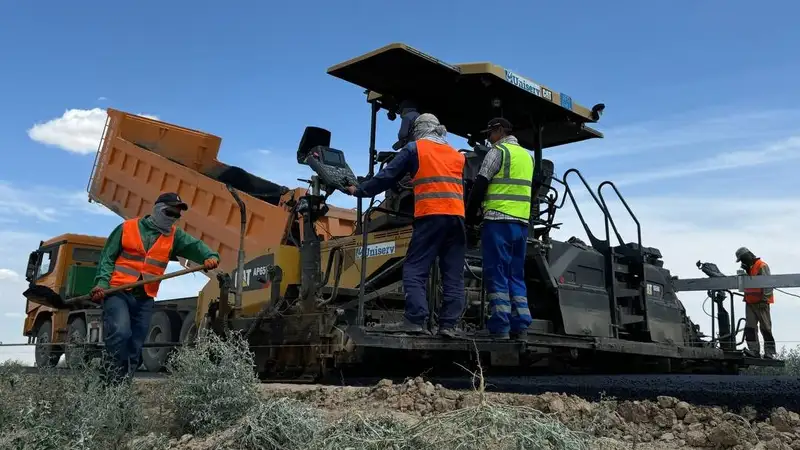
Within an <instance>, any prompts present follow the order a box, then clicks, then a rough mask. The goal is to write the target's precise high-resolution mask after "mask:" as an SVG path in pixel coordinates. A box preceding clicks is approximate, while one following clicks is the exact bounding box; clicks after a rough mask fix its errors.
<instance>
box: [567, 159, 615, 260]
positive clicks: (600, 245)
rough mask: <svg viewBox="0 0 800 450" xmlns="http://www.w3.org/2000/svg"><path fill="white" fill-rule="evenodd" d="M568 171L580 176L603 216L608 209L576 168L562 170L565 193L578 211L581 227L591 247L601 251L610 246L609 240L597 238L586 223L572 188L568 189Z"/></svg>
mask: <svg viewBox="0 0 800 450" xmlns="http://www.w3.org/2000/svg"><path fill="white" fill-rule="evenodd" d="M570 173H575V174H577V175H578V178H580V180H581V182H582V183H583V185H584V187H586V190H587V192H589V195H591V196H592V199H593V200H594V202H595V203H596V204H597V207H598V208H600V211H601V212H602V213H603V215H604V216H606V217H607V216H608V211H607V210H606V209H605V208H603V205H602V204H601V203H600V200H598V199H597V196H596V195H595V193H594V192H593V191H592V188H591V187H589V183H587V182H586V179H585V178H584V177H583V175H582V174H581V173H580V171H579V170H578V169H575V168H572V169H569V170H567V171H566V172H564V176H563V179H564V182H563V184H564V188H565V189H564V190H565V191H566V193H567V195H569V198H570V200H572V206H574V207H575V212H576V213H578V219H580V221H581V225H583V229H584V230H585V231H586V235H587V236H589V240H590V241H591V242H592V247H595V248H597V249H598V250H601V251H605V250H607V249H608V248H609V247H610V242H609V241H608V239H606V240H605V242H604V241H601V240H600V239H598V238H597V236H595V235H594V234H593V233H592V230H591V229H590V228H589V224H587V223H586V220H585V219H584V218H583V214H582V213H581V209H580V207H579V206H578V202H577V201H576V200H575V196H574V195H573V194H572V189H570V187H569V183H568V182H567V176H568V175H569V174H570Z"/></svg>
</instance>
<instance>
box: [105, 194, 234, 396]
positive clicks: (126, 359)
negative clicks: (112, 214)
mask: <svg viewBox="0 0 800 450" xmlns="http://www.w3.org/2000/svg"><path fill="white" fill-rule="evenodd" d="M188 208H189V207H188V206H187V205H186V203H184V202H183V201H182V200H181V198H180V197H179V196H178V194H176V193H173V192H168V193H165V194H161V195H160V196H159V197H158V199H156V202H155V204H154V205H153V211H152V213H151V214H149V215H146V216H144V217H142V218H135V219H129V220H126V221H125V222H123V223H122V225H119V226H118V227H117V228H115V229H114V231H112V232H111V235H110V236H109V237H108V239H106V244H105V246H104V247H103V251H102V253H101V254H100V261H99V263H98V265H97V276H96V277H95V280H94V284H95V287H94V288H93V289H92V292H91V295H92V300H93V301H95V302H102V304H103V341H104V343H105V353H106V354H105V357H106V358H105V359H110V361H107V362H106V363H105V364H104V369H105V370H104V376H105V377H106V380H107V381H108V382H110V383H117V382H120V381H122V380H123V379H124V378H127V377H129V376H130V375H132V374H133V372H135V371H136V369H137V368H138V367H139V365H140V364H141V352H142V347H143V345H144V340H145V336H146V335H147V330H148V328H149V327H150V317H151V316H152V315H153V306H154V301H155V300H154V298H155V297H156V295H157V294H158V287H159V285H160V282H154V283H148V284H145V285H144V286H143V287H138V288H134V289H132V290H131V289H128V290H124V291H119V292H115V293H113V294H110V295H109V296H108V297H105V295H104V292H103V291H104V289H108V288H110V287H118V286H123V285H126V284H131V283H135V282H137V281H139V280H146V279H148V278H154V277H157V276H160V275H163V274H164V272H165V271H166V269H167V264H168V263H169V261H170V260H174V259H175V258H178V257H182V258H186V259H188V260H190V261H192V262H195V263H197V264H203V265H204V266H205V268H206V269H209V270H210V269H213V268H215V267H217V265H218V264H219V254H218V253H217V252H214V251H212V250H211V249H210V248H208V246H206V245H205V244H204V243H203V241H201V240H199V239H196V238H194V237H192V236H191V235H189V234H188V233H186V232H185V231H183V230H182V229H180V228H177V227H176V226H175V222H177V221H178V219H180V217H181V212H182V211H186V210H187V209H188Z"/></svg>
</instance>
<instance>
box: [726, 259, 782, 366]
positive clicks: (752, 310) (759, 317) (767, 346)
mask: <svg viewBox="0 0 800 450" xmlns="http://www.w3.org/2000/svg"><path fill="white" fill-rule="evenodd" d="M736 262H740V263H742V269H744V270H745V271H746V272H747V274H748V275H750V276H756V275H769V274H770V271H769V266H768V265H767V263H765V262H764V261H763V260H762V259H761V258H759V257H757V256H756V255H754V254H753V252H751V251H750V250H749V249H748V248H747V247H740V248H739V249H738V250H736ZM744 302H745V324H744V338H745V340H746V341H747V348H746V349H745V350H744V353H745V354H746V355H747V356H751V357H754V358H758V357H759V356H760V355H761V352H760V349H759V345H758V334H757V333H756V327H758V329H759V330H761V337H763V338H764V358H767V359H773V358H775V356H776V351H775V337H774V336H773V335H772V317H771V315H770V310H769V309H770V305H771V304H773V303H775V296H774V294H773V292H772V288H763V289H745V290H744Z"/></svg>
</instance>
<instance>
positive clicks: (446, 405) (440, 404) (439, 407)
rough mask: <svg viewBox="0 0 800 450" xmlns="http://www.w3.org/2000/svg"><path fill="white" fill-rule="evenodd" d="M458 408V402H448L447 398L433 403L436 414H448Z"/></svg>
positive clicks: (438, 399)
mask: <svg viewBox="0 0 800 450" xmlns="http://www.w3.org/2000/svg"><path fill="white" fill-rule="evenodd" d="M455 407H456V402H454V401H453V400H448V399H446V398H441V397H440V398H437V399H436V400H434V401H433V410H434V411H436V412H447V411H452V410H454V409H455Z"/></svg>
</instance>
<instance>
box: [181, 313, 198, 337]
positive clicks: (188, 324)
mask: <svg viewBox="0 0 800 450" xmlns="http://www.w3.org/2000/svg"><path fill="white" fill-rule="evenodd" d="M195 340H197V324H196V323H195V322H194V314H192V313H191V312H190V313H189V314H187V315H186V317H184V318H183V325H181V334H180V341H181V345H192V344H194V341H195Z"/></svg>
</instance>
